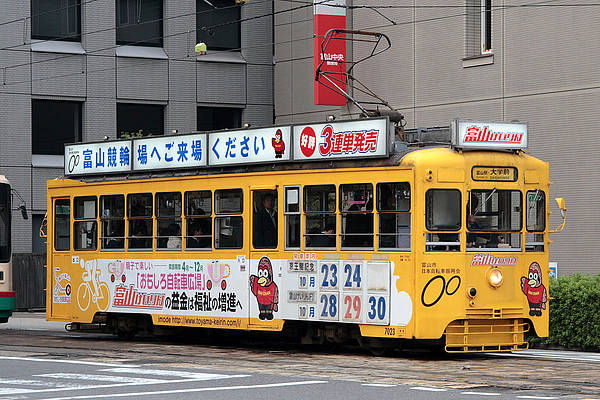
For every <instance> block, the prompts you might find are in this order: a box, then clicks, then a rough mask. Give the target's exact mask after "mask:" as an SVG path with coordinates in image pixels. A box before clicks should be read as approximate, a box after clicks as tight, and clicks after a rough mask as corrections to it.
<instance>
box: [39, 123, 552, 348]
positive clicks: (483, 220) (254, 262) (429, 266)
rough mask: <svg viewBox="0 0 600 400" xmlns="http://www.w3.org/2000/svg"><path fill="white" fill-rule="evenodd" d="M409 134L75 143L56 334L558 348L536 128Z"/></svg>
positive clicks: (336, 126)
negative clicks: (260, 335) (545, 340)
mask: <svg viewBox="0 0 600 400" xmlns="http://www.w3.org/2000/svg"><path fill="white" fill-rule="evenodd" d="M392 133H393V127H391V126H390V123H389V120H388V119H387V118H375V119H362V120H354V121H342V122H330V123H317V124H305V125H294V126H276V127H271V128H260V129H247V130H239V131H224V132H212V133H195V134H190V135H178V136H164V137H154V138H140V139H132V140H120V141H108V142H101V143H88V144H74V145H69V146H66V148H65V175H67V178H64V179H57V180H52V181H49V182H48V191H47V196H48V260H47V263H48V264H47V266H48V279H47V282H48V290H47V296H48V297H47V304H48V307H47V319H48V320H56V321H67V322H70V324H69V325H68V327H69V329H71V330H85V329H89V330H92V329H96V330H98V329H100V330H106V331H112V332H113V333H116V334H120V335H124V336H130V335H133V334H134V333H135V332H136V331H139V330H142V329H146V330H151V329H152V328H155V327H157V326H160V325H165V326H186V327H202V328H215V329H241V330H262V331H281V330H283V329H284V328H286V327H293V328H294V329H295V330H296V331H298V332H300V333H301V335H302V336H303V339H304V340H305V341H308V340H312V341H322V340H331V341H338V340H346V339H358V340H359V341H360V342H361V343H363V344H367V345H369V346H372V347H379V346H387V345H390V344H391V345H399V344H402V343H406V342H407V340H408V339H418V340H432V341H443V344H444V346H445V349H446V351H449V352H473V351H512V350H519V349H525V348H527V342H526V341H525V339H524V335H525V332H527V331H528V330H529V329H530V328H531V327H532V328H533V329H534V330H535V333H536V334H537V335H539V336H547V335H548V274H549V268H548V246H549V243H550V241H549V237H548V234H549V233H550V231H549V227H548V219H549V218H548V217H549V214H550V212H549V209H548V201H547V198H548V194H549V184H550V182H549V169H548V164H547V163H545V162H543V161H540V160H538V159H536V158H534V157H532V156H530V155H528V154H527V153H526V152H525V151H523V150H524V149H525V148H526V146H527V135H528V132H527V125H526V124H518V123H512V124H507V123H485V122H476V121H454V123H453V124H452V126H451V129H448V130H446V131H435V132H432V131H421V130H420V131H418V132H406V133H405V137H404V138H401V139H403V140H400V139H399V138H398V137H397V136H396V135H394V134H392ZM444 134H447V135H448V137H449V140H448V142H447V143H444V142H441V141H440V139H439V136H440V135H444ZM429 137H431V138H433V139H431V140H430V139H428V138H429ZM430 141H431V142H434V143H429V142H430ZM168 160H171V161H168ZM559 206H560V207H561V209H563V210H564V201H563V200H562V199H559ZM563 225H564V223H563ZM58 278H60V280H59V279H58ZM67 284H68V285H69V288H72V290H69V291H68V293H66V292H65V291H64V290H61V293H63V292H64V293H63V295H62V296H53V294H52V293H53V288H55V287H59V286H60V287H61V288H64V287H66V286H65V285H67ZM399 339H404V340H399Z"/></svg>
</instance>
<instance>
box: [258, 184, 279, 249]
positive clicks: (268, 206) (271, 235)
mask: <svg viewBox="0 0 600 400" xmlns="http://www.w3.org/2000/svg"><path fill="white" fill-rule="evenodd" d="M252 195H253V197H254V203H253V209H252V212H253V214H252V246H253V247H254V248H255V249H274V248H276V247H277V191H276V190H256V191H254V192H252Z"/></svg>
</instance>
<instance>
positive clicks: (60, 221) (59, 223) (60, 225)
mask: <svg viewBox="0 0 600 400" xmlns="http://www.w3.org/2000/svg"><path fill="white" fill-rule="evenodd" d="M70 226H71V202H70V200H69V199H59V200H56V201H55V202H54V249H55V250H58V251H65V250H69V249H70V248H71V231H70Z"/></svg>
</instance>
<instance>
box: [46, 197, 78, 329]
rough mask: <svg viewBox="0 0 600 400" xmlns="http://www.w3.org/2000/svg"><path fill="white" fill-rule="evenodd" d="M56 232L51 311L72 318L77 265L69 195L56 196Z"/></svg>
mask: <svg viewBox="0 0 600 400" xmlns="http://www.w3.org/2000/svg"><path fill="white" fill-rule="evenodd" d="M52 207H53V212H52V221H51V223H52V232H48V236H49V235H52V240H51V241H48V242H51V243H52V247H53V248H51V249H48V254H50V255H51V256H50V260H49V261H50V265H48V266H47V267H48V268H49V269H50V271H49V272H50V279H49V282H50V284H49V285H47V288H48V289H47V290H50V292H51V293H50V300H51V301H50V305H48V307H50V312H51V315H52V317H57V318H67V319H68V318H70V317H71V305H72V300H74V298H75V296H74V295H73V293H72V292H73V284H74V282H73V280H72V278H73V272H74V271H73V268H72V257H71V252H70V250H71V200H70V199H69V198H68V197H65V198H53V199H52Z"/></svg>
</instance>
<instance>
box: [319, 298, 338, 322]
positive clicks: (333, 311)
mask: <svg viewBox="0 0 600 400" xmlns="http://www.w3.org/2000/svg"><path fill="white" fill-rule="evenodd" d="M339 310H340V305H339V295H338V294H337V293H321V296H320V299H319V319H322V320H329V321H337V320H339V314H340V313H339Z"/></svg>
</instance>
